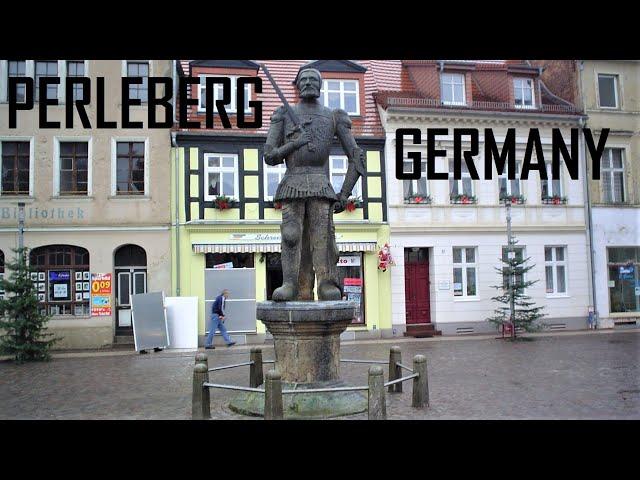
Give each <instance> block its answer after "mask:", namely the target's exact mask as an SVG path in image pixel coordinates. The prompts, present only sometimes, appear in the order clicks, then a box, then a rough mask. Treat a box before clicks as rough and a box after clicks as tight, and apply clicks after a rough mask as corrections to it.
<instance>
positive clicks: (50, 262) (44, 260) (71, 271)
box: [29, 245, 91, 315]
mask: <svg viewBox="0 0 640 480" xmlns="http://www.w3.org/2000/svg"><path fill="white" fill-rule="evenodd" d="M29 258H30V263H31V265H32V266H33V267H34V268H35V269H36V270H37V273H36V272H34V273H33V274H32V277H31V280H32V281H33V283H34V286H36V289H37V291H38V300H39V302H40V305H41V312H42V313H43V314H48V315H90V313H91V311H90V306H89V300H90V298H91V288H90V285H91V281H90V274H89V252H88V251H87V250H86V249H84V248H82V247H75V246H71V245H48V246H46V247H39V248H34V249H33V250H31V253H30V256H29Z"/></svg>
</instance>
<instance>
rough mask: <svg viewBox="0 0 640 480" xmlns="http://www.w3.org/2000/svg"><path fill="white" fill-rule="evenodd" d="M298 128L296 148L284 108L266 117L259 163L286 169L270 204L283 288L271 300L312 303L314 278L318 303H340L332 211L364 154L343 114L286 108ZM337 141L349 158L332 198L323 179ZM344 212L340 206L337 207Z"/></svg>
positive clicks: (313, 106) (304, 106)
mask: <svg viewBox="0 0 640 480" xmlns="http://www.w3.org/2000/svg"><path fill="white" fill-rule="evenodd" d="M291 108H293V110H294V112H295V115H296V116H297V117H298V119H299V121H300V122H301V124H302V129H304V131H305V132H307V134H308V135H309V137H310V139H311V141H310V142H309V143H307V144H305V145H302V146H296V140H297V139H298V138H299V137H300V136H301V135H302V132H301V131H300V128H299V127H297V126H296V124H295V123H294V122H293V120H292V119H291V118H290V116H289V114H288V113H287V111H286V110H285V107H280V108H278V109H277V110H276V111H275V112H274V113H273V115H272V117H271V126H270V128H269V133H268V135H267V141H266V144H265V149H264V157H265V162H266V163H267V164H268V165H278V164H279V163H282V162H286V166H287V170H286V173H285V175H284V177H283V178H282V181H281V182H280V184H279V185H278V189H277V191H276V194H275V196H274V201H278V202H282V225H281V232H282V257H281V258H282V272H283V280H284V283H283V285H282V287H280V288H278V289H276V291H275V292H274V294H273V299H274V300H277V301H282V300H294V299H298V300H312V299H313V288H314V277H315V276H317V278H318V296H319V298H320V299H321V300H340V298H341V296H342V289H341V288H340V285H339V283H338V278H337V269H336V263H337V261H338V255H339V251H338V246H337V245H336V241H335V228H334V224H333V210H334V205H335V204H336V202H344V201H345V200H346V198H348V196H349V195H350V194H351V191H352V189H353V187H354V185H355V183H356V182H357V181H358V177H359V176H360V175H364V162H363V158H364V153H363V151H362V150H361V149H360V148H359V147H358V146H357V144H356V142H355V139H354V138H353V135H352V134H351V120H350V119H349V115H348V114H347V112H345V111H344V110H331V109H329V108H327V107H324V106H322V105H321V104H320V103H318V102H317V101H316V102H314V103H304V102H303V103H300V104H297V105H294V106H292V107H291ZM335 137H338V139H339V140H340V143H341V144H342V148H343V150H344V152H345V153H346V155H347V157H348V159H349V167H348V168H347V173H346V174H345V180H344V182H343V186H342V189H341V191H340V192H339V194H338V195H337V194H336V192H335V191H334V189H333V186H332V185H331V180H330V178H329V168H328V162H329V154H330V150H331V146H332V143H333V139H334V138H335ZM343 208H344V207H343Z"/></svg>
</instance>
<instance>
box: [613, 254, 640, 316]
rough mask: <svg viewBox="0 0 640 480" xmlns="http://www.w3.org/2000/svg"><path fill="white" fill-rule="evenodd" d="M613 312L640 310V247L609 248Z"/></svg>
mask: <svg viewBox="0 0 640 480" xmlns="http://www.w3.org/2000/svg"><path fill="white" fill-rule="evenodd" d="M607 261H608V263H607V267H608V270H609V308H610V311H611V313H624V312H640V247H616V248H607Z"/></svg>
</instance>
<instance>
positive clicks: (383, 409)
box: [368, 365, 387, 420]
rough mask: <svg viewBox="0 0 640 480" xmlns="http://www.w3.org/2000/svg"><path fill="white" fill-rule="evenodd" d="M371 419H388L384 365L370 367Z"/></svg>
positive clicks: (369, 408)
mask: <svg viewBox="0 0 640 480" xmlns="http://www.w3.org/2000/svg"><path fill="white" fill-rule="evenodd" d="M368 411H369V420H386V419H387V405H386V399H385V396H384V375H383V371H382V367H381V366H379V365H372V366H371V367H369V406H368Z"/></svg>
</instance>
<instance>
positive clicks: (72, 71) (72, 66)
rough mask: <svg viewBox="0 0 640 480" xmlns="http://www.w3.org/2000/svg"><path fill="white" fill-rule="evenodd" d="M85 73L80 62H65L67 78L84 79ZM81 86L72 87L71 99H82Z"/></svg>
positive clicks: (82, 63)
mask: <svg viewBox="0 0 640 480" xmlns="http://www.w3.org/2000/svg"><path fill="white" fill-rule="evenodd" d="M85 75H86V72H85V70H84V62H83V61H80V62H77V61H68V62H67V77H84V76H85ZM82 93H83V92H82V85H74V86H73V99H74V100H80V99H81V98H82Z"/></svg>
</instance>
